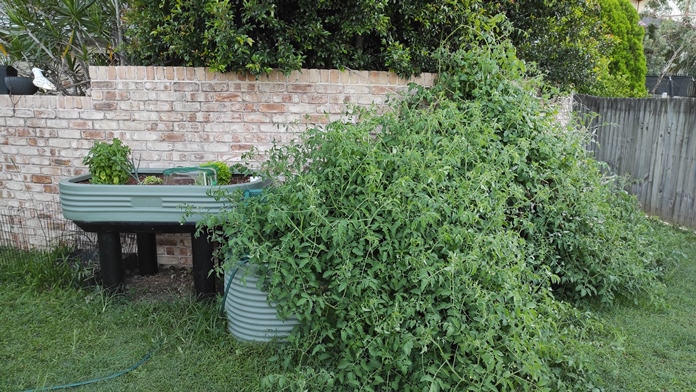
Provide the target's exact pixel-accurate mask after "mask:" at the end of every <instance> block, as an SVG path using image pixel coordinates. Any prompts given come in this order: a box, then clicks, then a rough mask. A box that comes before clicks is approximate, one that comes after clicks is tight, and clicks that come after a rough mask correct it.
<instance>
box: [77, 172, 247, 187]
mask: <svg viewBox="0 0 696 392" xmlns="http://www.w3.org/2000/svg"><path fill="white" fill-rule="evenodd" d="M146 177H157V178H161V179H162V180H164V175H162V174H140V175H139V176H138V179H139V180H140V182H143V181H144V180H145V178H146ZM250 178H251V176H248V175H246V174H233V175H232V177H231V178H230V183H229V185H236V184H246V183H248V182H250V181H249V179H250ZM79 183H80V184H91V183H92V181H91V180H85V181H80V182H79ZM125 185H139V184H138V183H137V182H136V181H135V178H133V177H130V178H128V181H127V182H126V184H125ZM153 185H156V184H153ZM159 185H164V184H159ZM167 185H196V184H195V182H194V181H193V180H191V179H190V178H181V177H178V178H174V179H169V183H168V184H167Z"/></svg>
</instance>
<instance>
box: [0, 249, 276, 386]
mask: <svg viewBox="0 0 696 392" xmlns="http://www.w3.org/2000/svg"><path fill="white" fill-rule="evenodd" d="M0 251H2V250H0ZM6 255H7V253H5V254H0V256H6ZM0 259H1V258H0ZM9 264H14V263H11V262H9V263H8V262H7V260H6V259H5V262H3V263H0V331H2V333H0V363H2V366H0V391H22V390H27V389H33V388H42V387H49V386H55V385H62V384H70V383H75V382H80V381H85V380H90V379H95V378H101V377H105V376H109V375H111V374H114V373H116V372H119V371H122V370H125V369H128V368H129V367H131V366H132V365H134V364H135V363H136V362H138V361H139V360H140V359H141V358H143V356H145V355H146V354H147V353H148V352H149V351H151V350H153V349H155V351H154V352H153V353H152V356H151V358H150V359H149V360H148V361H146V362H145V363H144V364H143V365H142V366H140V367H139V368H137V369H135V370H134V371H132V372H130V373H128V374H126V375H124V376H121V377H117V378H113V379H110V380H106V381H101V382H98V383H94V384H90V385H87V386H83V387H81V388H79V390H80V391H253V390H258V389H259V384H260V378H261V377H262V376H263V375H265V374H268V373H271V372H275V371H276V370H275V367H274V366H275V365H274V363H275V362H269V361H268V358H269V357H270V356H272V355H275V354H277V352H276V349H275V348H274V346H272V345H271V344H249V343H247V344H243V343H238V342H236V341H235V340H234V339H233V338H232V336H231V335H230V334H229V332H228V331H227V329H226V328H227V325H226V320H225V319H224V318H221V317H220V315H219V308H218V307H217V306H216V304H203V303H199V302H197V301H195V300H193V299H182V300H177V301H176V302H173V303H166V302H158V303H147V302H141V301H140V302H130V301H128V300H127V299H126V298H119V297H113V296H108V295H105V294H104V293H102V292H99V291H95V290H79V289H75V288H71V287H59V286H60V285H59V284H58V282H56V281H54V282H53V284H51V285H48V284H46V285H36V284H31V285H27V284H26V282H27V281H31V282H35V280H31V279H30V280H27V281H19V283H14V282H13V281H12V279H8V277H12V276H14V268H13V267H11V266H10V265H9ZM31 268H32V269H31V270H29V271H28V272H29V274H30V275H31V274H33V273H41V274H43V273H44V272H45V268H43V267H41V268H34V267H33V266H32V267H31ZM64 283H69V282H64ZM160 342H161V343H160Z"/></svg>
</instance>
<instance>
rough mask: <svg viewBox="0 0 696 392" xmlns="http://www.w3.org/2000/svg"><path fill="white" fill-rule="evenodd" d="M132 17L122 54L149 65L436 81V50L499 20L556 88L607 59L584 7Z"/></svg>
mask: <svg viewBox="0 0 696 392" xmlns="http://www.w3.org/2000/svg"><path fill="white" fill-rule="evenodd" d="M201 4H202V6H201ZM129 8H130V10H129V12H128V13H127V15H126V17H127V18H126V19H127V23H128V34H127V35H128V41H129V43H128V51H129V53H130V55H131V59H132V61H133V62H134V63H138V64H146V65H148V64H167V65H190V66H205V67H209V68H211V69H214V70H218V71H249V72H251V73H253V74H259V73H263V72H267V71H268V70H270V69H271V68H277V69H280V70H282V71H290V70H294V69H299V68H301V67H304V68H338V69H343V68H350V69H369V70H392V71H395V72H397V73H399V74H401V75H411V74H417V73H420V72H425V71H428V72H437V71H438V69H439V68H438V67H439V65H438V63H437V61H436V60H435V58H434V57H433V54H434V53H435V51H436V49H437V48H439V47H451V48H458V47H460V46H461V45H462V43H470V44H476V42H475V41H476V40H475V38H472V36H471V32H472V31H477V30H480V28H481V26H485V25H487V24H488V22H487V20H488V19H490V18H492V17H494V16H495V15H498V14H501V13H502V14H504V15H506V17H507V19H508V20H509V22H510V23H511V24H512V25H513V26H514V27H515V30H513V31H508V30H505V31H506V33H505V34H509V35H510V38H511V39H512V40H513V42H514V44H515V46H516V47H517V49H518V53H519V56H520V58H521V59H523V60H525V61H527V62H534V63H536V64H537V68H538V69H539V70H540V71H541V72H542V73H543V74H544V75H545V77H546V78H547V80H549V81H550V82H551V83H553V84H554V85H556V86H559V87H561V88H562V89H565V90H571V89H581V88H583V86H589V85H592V84H593V83H595V81H596V79H597V76H598V72H597V69H598V64H601V62H602V60H603V58H604V56H605V53H606V52H607V51H608V42H607V40H606V36H605V35H604V34H603V31H602V26H601V23H600V12H599V7H598V6H597V4H596V3H595V2H592V1H589V2H588V1H584V0H554V1H551V2H549V1H539V0H522V1H502V0H496V1H483V0H466V1H458V0H446V1H442V0H438V1H435V0H404V1H388V0H350V1H337V0H325V1H320V2H316V1H310V0H297V1H287V0H270V1H263V2H261V1H256V0H254V1H244V2H232V1H227V0H204V1H202V2H201V1H194V0H157V1H146V0H131V6H130V7H129Z"/></svg>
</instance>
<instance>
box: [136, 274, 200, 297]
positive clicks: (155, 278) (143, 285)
mask: <svg viewBox="0 0 696 392" xmlns="http://www.w3.org/2000/svg"><path fill="white" fill-rule="evenodd" d="M125 284H126V289H125V294H126V296H127V297H128V298H130V299H132V300H133V301H155V302H157V301H171V300H176V299H180V298H186V297H191V296H193V295H194V293H195V291H194V288H193V274H192V271H191V270H189V269H185V268H173V267H168V268H163V267H160V271H159V273H157V274H155V275H149V276H141V275H130V276H126V279H125Z"/></svg>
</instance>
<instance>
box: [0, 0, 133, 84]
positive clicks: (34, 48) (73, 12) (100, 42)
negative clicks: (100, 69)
mask: <svg viewBox="0 0 696 392" xmlns="http://www.w3.org/2000/svg"><path fill="white" fill-rule="evenodd" d="M120 4H121V2H119V1H112V0H92V1H84V0H60V1H41V0H0V20H2V24H3V28H2V29H0V51H3V52H5V51H6V52H7V54H8V55H9V57H10V59H11V60H12V61H14V62H17V63H18V64H19V65H20V68H24V67H27V65H28V64H29V65H28V68H31V67H39V68H42V69H44V70H46V71H47V72H46V76H47V77H48V78H49V79H52V80H53V81H54V82H56V83H55V85H56V87H57V88H58V90H60V91H61V92H62V93H63V94H66V95H84V94H85V92H86V91H87V89H88V88H89V81H90V75H89V66H90V65H117V64H118V63H119V61H120V59H119V53H117V52H116V48H118V46H119V45H120V44H121V33H120V30H121V28H120V7H121V5H120ZM23 71H29V70H28V69H23Z"/></svg>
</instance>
